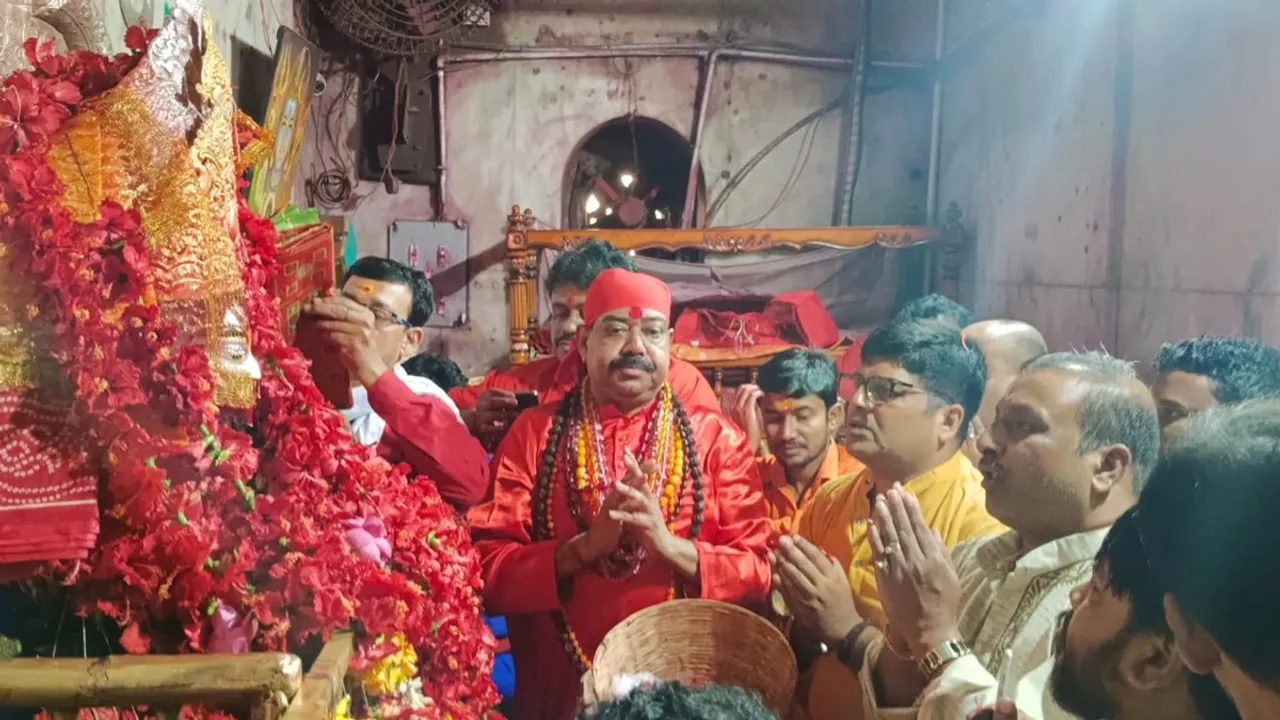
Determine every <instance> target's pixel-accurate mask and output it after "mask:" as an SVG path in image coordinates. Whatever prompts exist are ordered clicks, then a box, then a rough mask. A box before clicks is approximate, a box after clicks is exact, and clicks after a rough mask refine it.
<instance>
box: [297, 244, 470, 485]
mask: <svg viewBox="0 0 1280 720" xmlns="http://www.w3.org/2000/svg"><path fill="white" fill-rule="evenodd" d="M434 306H435V298H434V297H433V293H432V290H431V283H430V281H428V280H427V278H426V276H425V275H423V274H422V273H421V272H419V271H417V270H414V269H413V268H410V267H408V266H407V265H403V264H401V263H398V262H396V261H394V260H388V259H386V258H380V257H366V258H361V259H360V260H359V261H357V262H356V263H355V264H354V265H352V266H351V269H350V270H349V271H348V272H347V277H346V279H345V280H344V281H343V284H342V289H341V290H340V291H338V292H331V293H329V294H328V295H326V296H325V297H321V298H317V299H316V300H313V301H312V302H311V303H310V304H308V305H307V307H306V308H304V310H303V312H304V313H306V314H308V315H311V316H314V317H315V318H316V320H317V322H316V325H317V326H318V328H319V329H320V331H321V332H323V333H324V334H325V336H326V338H327V339H328V341H329V342H330V343H331V344H332V346H333V348H334V349H335V350H336V352H337V354H338V357H339V358H340V359H341V360H342V364H343V366H344V367H345V368H346V369H347V372H348V373H350V375H351V385H352V391H351V395H352V400H353V401H354V404H353V406H352V407H351V408H348V409H346V410H343V414H344V415H346V418H347V422H348V423H349V424H350V426H351V434H352V435H353V436H354V437H355V439H356V440H357V441H359V442H360V443H361V444H363V445H376V446H377V448H378V452H379V454H381V455H383V456H384V457H386V458H387V459H388V460H390V461H391V462H404V463H408V464H409V465H410V466H411V467H412V468H413V469H414V471H415V472H417V473H418V474H420V475H422V476H425V477H428V478H430V479H431V480H432V481H433V482H435V485H436V489H438V490H439V491H440V496H441V497H443V498H444V499H445V500H446V501H448V502H449V503H450V504H452V505H453V506H454V507H457V508H458V509H460V510H465V509H466V508H469V507H471V506H472V505H475V504H476V503H478V502H480V500H482V499H483V498H484V496H485V494H486V493H487V492H488V489H489V465H488V454H487V453H486V452H485V450H484V448H483V447H482V446H481V445H480V442H479V441H478V440H476V439H475V438H474V437H472V435H471V432H470V431H469V430H468V429H467V427H466V425H464V424H463V422H462V418H461V417H460V415H459V413H458V408H457V406H456V405H454V403H453V401H452V400H450V399H449V396H448V395H447V394H445V392H444V391H443V390H441V389H440V386H438V385H436V384H435V383H434V382H432V381H431V380H429V379H427V378H425V377H415V376H412V375H410V374H409V373H407V372H405V370H404V368H403V367H401V363H403V362H404V361H405V360H408V359H409V358H411V357H413V356H414V355H416V354H417V353H418V346H419V345H420V344H421V343H422V326H423V325H425V324H426V323H427V320H428V319H429V318H430V317H431V311H432V309H433V308H434Z"/></svg>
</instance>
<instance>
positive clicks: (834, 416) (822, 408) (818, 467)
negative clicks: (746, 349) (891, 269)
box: [731, 349, 863, 535]
mask: <svg viewBox="0 0 1280 720" xmlns="http://www.w3.org/2000/svg"><path fill="white" fill-rule="evenodd" d="M758 382H759V384H758V385H742V386H741V387H739V388H738V396H737V400H736V401H735V402H734V407H733V412H732V415H731V417H732V418H733V420H734V422H736V423H738V425H739V426H740V427H742V428H743V429H744V430H746V433H747V439H748V442H750V443H752V447H757V446H759V445H763V446H764V448H761V450H762V451H763V449H765V448H767V451H768V452H761V455H762V457H760V459H759V465H760V477H761V480H762V481H763V482H764V498H765V503H766V504H767V505H768V509H769V517H770V519H771V520H773V524H774V527H775V528H776V529H777V530H778V532H779V533H781V534H783V535H790V534H793V533H794V532H795V531H796V528H798V527H799V525H800V518H801V516H802V515H803V514H804V512H805V510H806V509H807V508H808V507H809V504H810V502H811V501H812V500H813V497H814V496H815V495H817V494H818V491H819V490H820V489H821V488H822V486H824V485H826V484H827V483H828V482H831V481H832V480H835V479H836V478H839V477H844V476H847V475H853V474H856V473H858V472H860V471H861V470H862V467H863V466H862V463H861V462H859V461H858V460H856V459H855V458H854V457H853V456H851V455H850V454H849V453H848V451H846V450H845V449H844V448H843V447H840V445H839V444H837V443H836V442H835V441H834V439H833V437H834V435H835V431H836V430H837V429H838V428H840V427H841V426H842V425H844V406H843V405H841V404H840V402H839V398H838V397H837V396H836V382H837V373H836V365H835V363H834V362H832V360H831V358H829V357H827V355H826V354H825V353H822V352H817V351H814V350H798V349H797V350H788V351H786V352H782V353H779V354H777V355H775V356H773V357H772V358H770V360H769V362H767V363H765V364H764V365H762V366H761V367H760V371H759V373H758Z"/></svg>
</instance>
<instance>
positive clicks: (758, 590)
mask: <svg viewBox="0 0 1280 720" xmlns="http://www.w3.org/2000/svg"><path fill="white" fill-rule="evenodd" d="M717 421H718V422H717V423H716V424H718V425H719V426H720V429H719V430H718V431H715V434H714V435H712V437H714V438H715V439H714V440H712V442H711V443H709V445H710V450H709V452H708V455H707V462H706V468H707V479H708V481H709V484H710V488H709V490H710V492H709V493H708V496H709V499H710V500H711V508H708V509H713V510H714V513H715V515H714V519H715V522H714V524H712V525H711V527H709V528H708V529H709V530H711V531H712V532H711V533H708V534H704V535H702V536H701V537H700V538H699V539H698V540H697V542H696V545H697V547H698V576H699V579H700V581H701V584H702V589H701V596H702V597H704V598H706V599H708V600H724V601H726V602H732V603H739V604H758V603H763V602H764V601H765V599H766V598H767V597H768V595H769V587H770V583H771V581H772V572H771V571H770V569H769V559H768V553H769V544H770V542H771V541H772V540H773V533H774V531H773V524H772V523H771V522H770V521H769V513H768V510H767V509H766V506H765V501H764V492H763V490H762V487H761V483H760V470H759V468H758V467H757V465H756V457H755V454H754V453H753V452H751V449H750V448H748V447H747V442H746V436H745V435H744V434H743V433H742V431H741V430H738V429H737V428H735V427H733V426H731V425H729V423H728V421H726V420H721V419H719V418H717ZM708 430H711V428H708Z"/></svg>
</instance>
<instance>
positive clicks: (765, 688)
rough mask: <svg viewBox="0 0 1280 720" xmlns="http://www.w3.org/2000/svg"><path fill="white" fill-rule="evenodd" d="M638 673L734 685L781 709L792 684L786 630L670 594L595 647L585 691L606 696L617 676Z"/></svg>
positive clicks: (733, 608) (741, 611)
mask: <svg viewBox="0 0 1280 720" xmlns="http://www.w3.org/2000/svg"><path fill="white" fill-rule="evenodd" d="M640 673H650V674H652V675H654V676H655V677H658V678H660V679H662V680H675V681H679V682H683V683H686V684H688V685H695V686H696V685H707V684H712V683H715V684H720V685H736V686H737V687H740V688H744V689H746V690H751V691H754V692H757V693H760V695H761V696H762V697H763V698H764V702H765V704H766V705H768V707H769V708H770V709H772V710H774V711H775V712H778V713H782V712H784V711H785V710H786V709H787V707H788V706H789V705H790V703H791V696H792V695H793V694H794V693H795V689H796V658H795V655H793V654H792V652H791V646H790V645H789V644H788V643H787V639H786V637H784V636H783V634H782V633H781V632H780V631H779V630H778V629H777V628H775V627H774V626H773V625H770V624H769V622H768V621H766V620H765V619H764V618H762V617H760V616H759V615H756V614H755V613H752V612H751V611H749V610H744V609H743V608H740V607H738V606H736V605H730V604H728V603H722V602H715V601H712V600H671V601H669V602H664V603H661V604H659V605H653V606H651V607H647V608H645V609H643V610H641V611H639V612H637V613H635V614H633V615H632V616H630V617H628V618H627V619H626V620H623V621H622V622H620V623H618V625H617V626H615V627H614V628H613V629H612V630H610V631H609V634H608V635H605V637H604V640H603V641H601V643H600V647H598V648H597V649H596V655H595V660H594V662H593V664H592V670H591V672H590V673H588V683H589V685H590V687H589V688H587V689H589V690H594V692H593V693H588V695H594V697H596V698H599V699H602V700H603V699H607V698H609V696H610V695H611V694H612V688H613V681H614V679H615V678H617V677H619V676H623V675H636V674H640ZM588 683H584V684H588Z"/></svg>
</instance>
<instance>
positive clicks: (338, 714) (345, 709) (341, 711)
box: [333, 695, 355, 720]
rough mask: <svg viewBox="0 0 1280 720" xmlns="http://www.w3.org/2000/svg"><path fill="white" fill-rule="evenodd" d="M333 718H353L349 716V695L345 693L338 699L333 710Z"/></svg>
mask: <svg viewBox="0 0 1280 720" xmlns="http://www.w3.org/2000/svg"><path fill="white" fill-rule="evenodd" d="M333 720H355V719H354V718H353V717H351V696H350V695H347V696H345V697H343V698H342V699H341V700H339V701H338V707H337V708H335V709H334V711H333Z"/></svg>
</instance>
